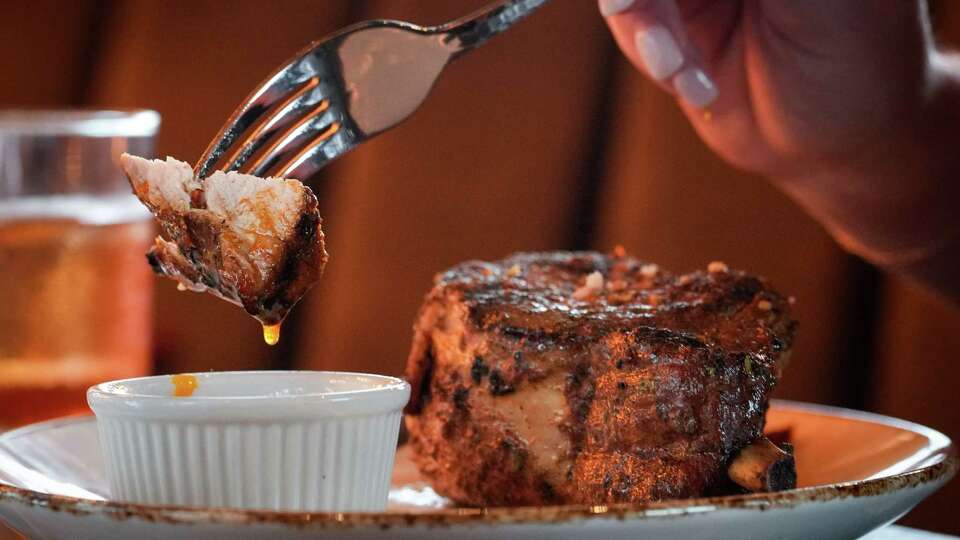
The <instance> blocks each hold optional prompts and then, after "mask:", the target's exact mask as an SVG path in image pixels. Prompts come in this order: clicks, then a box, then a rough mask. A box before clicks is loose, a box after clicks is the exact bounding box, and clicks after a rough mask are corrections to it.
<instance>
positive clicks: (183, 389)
mask: <svg viewBox="0 0 960 540" xmlns="http://www.w3.org/2000/svg"><path fill="white" fill-rule="evenodd" d="M170 382H171V383H173V395H174V396H175V397H190V396H192V395H193V392H194V390H196V389H197V377H196V376H195V375H187V374H179V375H174V376H172V377H170Z"/></svg>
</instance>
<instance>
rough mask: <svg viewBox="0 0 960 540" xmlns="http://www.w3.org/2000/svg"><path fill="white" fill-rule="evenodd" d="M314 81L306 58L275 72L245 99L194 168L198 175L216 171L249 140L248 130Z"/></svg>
mask: <svg viewBox="0 0 960 540" xmlns="http://www.w3.org/2000/svg"><path fill="white" fill-rule="evenodd" d="M311 68H313V69H311ZM314 78H316V69H315V66H313V65H312V63H311V62H310V59H309V58H305V57H304V56H298V57H297V58H295V59H293V60H292V61H290V62H288V63H286V64H285V65H283V66H282V67H280V68H279V69H278V70H277V71H275V72H274V73H273V75H271V76H270V78H268V79H267V80H266V81H265V82H264V83H262V84H261V85H260V86H258V87H257V88H256V89H255V90H254V91H253V92H252V93H251V94H250V95H249V96H247V98H246V99H244V100H243V105H242V106H241V107H240V108H238V109H237V110H235V111H234V112H233V114H231V115H230V118H229V119H228V120H227V122H226V124H224V126H223V127H222V128H220V132H219V133H217V136H216V137H215V138H214V139H213V141H212V142H211V143H210V145H209V146H208V147H207V149H206V150H205V151H204V152H203V155H202V156H201V157H200V159H199V160H198V161H197V165H196V167H194V172H195V173H196V175H197V176H199V177H201V178H202V177H205V176H207V175H209V174H210V173H211V172H213V170H214V165H215V164H216V163H217V162H218V161H220V159H221V157H222V156H223V154H224V153H225V152H226V151H227V150H229V149H230V147H231V146H233V144H234V143H235V142H238V141H244V140H246V138H247V137H244V136H243V134H244V132H245V131H247V130H248V129H250V128H251V126H253V125H254V124H255V123H256V122H257V121H258V120H259V119H260V118H261V117H262V116H263V115H264V114H266V113H267V112H268V111H270V110H272V109H274V108H275V107H276V106H277V104H278V103H286V102H287V100H289V99H290V95H291V93H294V94H296V93H298V91H302V90H303V83H305V82H306V83H307V86H309V85H310V81H312V79H314Z"/></svg>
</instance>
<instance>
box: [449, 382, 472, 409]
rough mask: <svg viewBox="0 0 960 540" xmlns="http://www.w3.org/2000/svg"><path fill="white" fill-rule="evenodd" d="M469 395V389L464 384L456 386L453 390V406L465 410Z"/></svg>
mask: <svg viewBox="0 0 960 540" xmlns="http://www.w3.org/2000/svg"><path fill="white" fill-rule="evenodd" d="M469 397H470V389H469V388H467V387H465V386H457V387H456V389H454V391H453V406H454V407H456V409H457V410H459V411H463V412H467V411H469V407H467V399H468V398H469Z"/></svg>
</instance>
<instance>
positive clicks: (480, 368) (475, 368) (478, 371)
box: [470, 355, 490, 384]
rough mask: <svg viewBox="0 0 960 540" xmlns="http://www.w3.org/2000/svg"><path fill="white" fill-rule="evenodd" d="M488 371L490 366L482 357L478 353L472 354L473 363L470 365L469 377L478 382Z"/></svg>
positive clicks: (475, 382)
mask: <svg viewBox="0 0 960 540" xmlns="http://www.w3.org/2000/svg"><path fill="white" fill-rule="evenodd" d="M488 373H490V367H489V366H487V364H486V362H484V361H483V357H482V356H480V355H477V356H474V357H473V365H472V366H470V377H471V378H472V379H473V383H474V384H480V382H481V381H483V378H484V377H486V376H487V374H488Z"/></svg>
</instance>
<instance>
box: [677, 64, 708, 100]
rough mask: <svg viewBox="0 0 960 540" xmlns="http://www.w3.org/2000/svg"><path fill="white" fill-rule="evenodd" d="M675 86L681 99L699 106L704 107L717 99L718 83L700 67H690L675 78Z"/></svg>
mask: <svg viewBox="0 0 960 540" xmlns="http://www.w3.org/2000/svg"><path fill="white" fill-rule="evenodd" d="M673 87H674V89H676V91H677V95H679V96H680V98H681V99H683V100H684V101H686V102H687V103H689V104H690V105H693V106H694V107H697V108H703V107H706V106H707V105H709V104H711V103H713V100H715V99H717V85H716V84H714V83H713V80H712V79H711V78H710V76H709V75H707V74H706V73H704V71H703V70H702V69H700V68H698V67H692V66H691V67H688V68H686V69H684V70H683V71H681V72H680V73H677V76H676V77H674V78H673Z"/></svg>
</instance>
